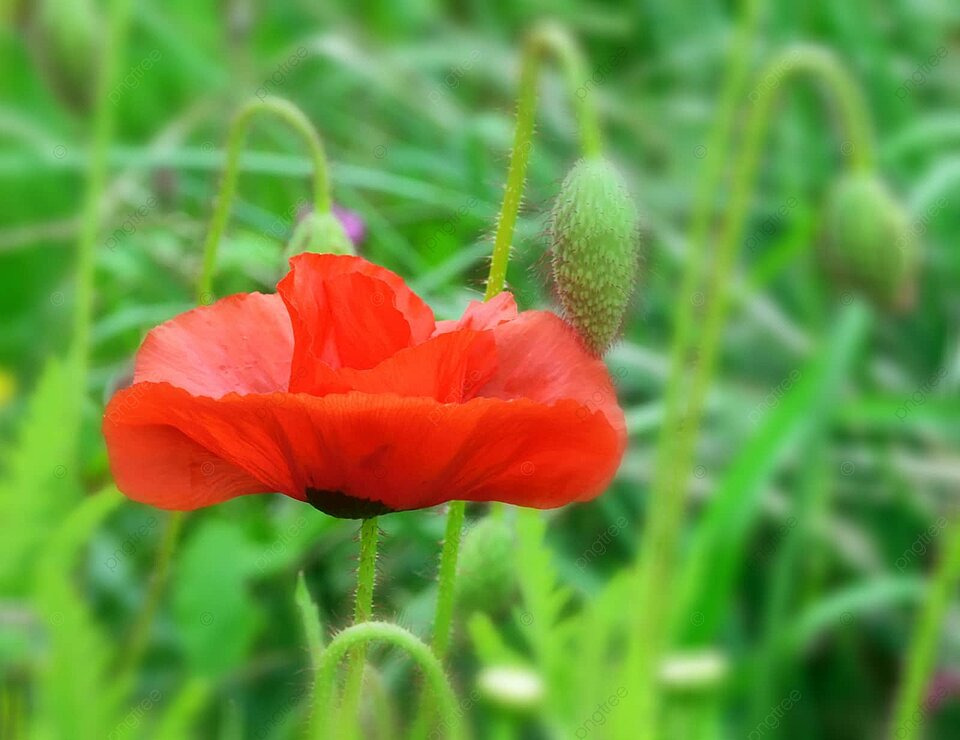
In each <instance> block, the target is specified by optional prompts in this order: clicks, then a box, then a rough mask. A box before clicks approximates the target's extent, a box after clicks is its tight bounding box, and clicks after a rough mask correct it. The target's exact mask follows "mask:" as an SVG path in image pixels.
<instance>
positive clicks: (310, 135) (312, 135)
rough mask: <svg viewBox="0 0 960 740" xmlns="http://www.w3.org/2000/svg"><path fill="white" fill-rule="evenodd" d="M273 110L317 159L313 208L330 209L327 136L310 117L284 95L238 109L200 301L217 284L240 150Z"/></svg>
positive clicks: (205, 254) (205, 249)
mask: <svg viewBox="0 0 960 740" xmlns="http://www.w3.org/2000/svg"><path fill="white" fill-rule="evenodd" d="M261 113H263V114H270V115H272V116H275V117H277V118H279V119H280V120H282V121H283V122H284V123H286V124H287V125H289V126H290V127H291V128H292V129H293V130H295V131H296V132H297V133H298V134H300V135H301V136H302V137H303V140H304V142H305V143H306V145H307V148H308V149H309V151H310V158H311V159H312V160H313V208H314V211H315V212H317V213H328V212H329V211H330V180H329V178H328V176H327V169H328V168H327V157H326V154H325V153H324V148H323V140H322V139H321V138H320V135H319V134H318V133H317V130H316V128H314V126H313V124H312V123H310V119H309V118H307V117H306V115H305V114H304V113H303V111H301V110H300V109H299V108H298V107H297V106H295V105H294V104H293V103H291V102H289V101H287V100H283V99H282V98H275V97H266V98H264V99H263V100H251V101H250V102H248V103H247V104H246V105H244V106H243V107H242V108H241V109H240V112H239V113H237V115H236V117H235V118H234V119H233V123H231V124H230V131H229V133H228V134H227V145H226V150H227V162H226V167H225V169H224V172H223V180H222V181H221V183H220V192H219V193H218V194H217V201H216V206H215V207H214V211H213V217H212V218H211V220H210V229H209V230H208V232H207V239H206V241H205V242H204V245H203V267H202V270H201V273H200V280H199V282H198V284H197V301H198V302H199V303H206V302H209V299H210V297H211V288H212V285H213V269H214V266H215V264H216V260H217V247H218V246H219V244H220V238H221V237H222V236H223V231H224V229H225V228H226V226H227V218H228V217H229V215H230V205H231V204H232V202H233V196H234V194H235V192H236V189H237V177H238V175H239V166H240V153H241V149H242V147H243V142H244V139H245V138H246V135H247V131H248V130H249V128H250V124H251V123H252V122H253V119H254V118H255V117H256V116H257V115H258V114H261Z"/></svg>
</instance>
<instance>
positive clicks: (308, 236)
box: [285, 211, 356, 258]
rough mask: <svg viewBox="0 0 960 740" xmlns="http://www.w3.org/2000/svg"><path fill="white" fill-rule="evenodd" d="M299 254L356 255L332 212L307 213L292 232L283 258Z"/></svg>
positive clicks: (338, 220) (341, 225)
mask: <svg viewBox="0 0 960 740" xmlns="http://www.w3.org/2000/svg"><path fill="white" fill-rule="evenodd" d="M301 252H324V253H328V254H353V255H355V254H356V250H354V248H353V243H352V242H351V241H350V238H349V237H348V236H347V233H346V231H344V228H343V224H342V223H341V222H340V219H338V218H337V216H336V215H335V214H334V213H332V212H327V213H317V212H315V211H310V212H309V213H307V214H306V215H305V216H304V217H303V219H301V221H300V223H298V224H297V226H296V228H295V229H294V230H293V235H292V236H291V237H290V241H289V242H288V243H287V248H286V251H285V257H286V258H290V257H292V256H293V255H295V254H300V253H301Z"/></svg>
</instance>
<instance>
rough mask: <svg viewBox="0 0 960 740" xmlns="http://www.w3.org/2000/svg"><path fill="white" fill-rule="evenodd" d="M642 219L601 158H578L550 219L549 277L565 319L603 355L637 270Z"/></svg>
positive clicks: (616, 174)
mask: <svg viewBox="0 0 960 740" xmlns="http://www.w3.org/2000/svg"><path fill="white" fill-rule="evenodd" d="M639 225H640V218H639V214H638V212H637V208H636V205H635V204H634V202H633V199H632V198H631V197H630V193H629V191H628V189H627V185H626V183H625V182H624V180H623V178H622V177H621V176H620V173H619V172H617V170H616V169H615V168H614V167H613V165H612V164H611V163H610V162H608V161H607V160H606V159H603V158H602V157H593V158H590V159H581V160H580V161H579V162H577V163H576V164H575V165H574V166H573V169H572V170H570V173H569V174H568V175H567V177H566V179H565V180H564V181H563V186H562V187H561V188H560V195H559V196H558V198H557V202H556V204H555V205H554V207H553V211H552V213H551V214H550V222H549V227H548V231H549V235H550V241H551V246H552V251H553V277H554V281H555V283H556V286H557V293H558V294H559V297H560V303H561V304H562V306H563V310H564V313H565V314H566V317H567V319H568V320H569V321H570V322H571V323H572V324H573V325H574V326H575V327H576V328H577V330H579V332H580V334H581V335H582V336H583V338H584V340H585V341H586V343H587V346H588V347H589V348H590V349H591V350H592V351H593V352H594V353H595V354H597V355H602V354H603V353H604V352H605V351H606V350H607V348H609V347H610V345H611V344H612V343H613V342H614V341H615V340H616V338H617V336H618V335H619V333H620V327H621V325H622V324H623V317H624V314H625V313H626V310H627V304H628V303H629V301H630V296H631V295H632V294H633V290H634V288H635V287H636V283H637V279H638V273H639V268H640V258H639V257H640V228H639Z"/></svg>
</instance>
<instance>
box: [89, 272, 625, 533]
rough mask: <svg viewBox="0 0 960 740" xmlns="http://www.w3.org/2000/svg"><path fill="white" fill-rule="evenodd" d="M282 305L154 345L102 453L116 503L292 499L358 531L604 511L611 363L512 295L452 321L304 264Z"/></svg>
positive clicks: (182, 327) (212, 314)
mask: <svg viewBox="0 0 960 740" xmlns="http://www.w3.org/2000/svg"><path fill="white" fill-rule="evenodd" d="M290 264H291V270H290V272H289V273H288V274H287V276H286V277H285V278H283V280H281V281H280V283H279V284H278V285H277V291H278V293H277V294H274V295H263V294H261V293H247V294H238V295H233V296H229V297H227V298H224V299H222V300H220V301H218V302H216V303H214V304H213V305H210V306H204V307H200V308H196V309H194V310H192V311H188V312H187V313H184V314H181V315H180V316H177V317H176V318H174V319H172V320H170V321H168V322H166V323H165V324H161V325H160V326H158V327H157V328H155V329H153V330H152V331H151V332H150V333H149V334H148V335H147V338H146V340H145V341H144V343H143V346H142V347H141V348H140V351H139V352H138V354H137V358H136V368H135V371H134V379H133V380H134V382H133V385H131V386H130V387H129V388H125V389H124V390H121V391H119V392H118V393H117V394H116V395H115V396H114V397H113V399H112V400H111V401H110V404H109V405H108V406H107V410H106V413H105V415H104V422H103V434H104V437H105V438H106V441H107V449H108V452H109V456H110V465H111V468H112V470H113V474H114V476H115V478H116V482H117V485H118V486H119V488H120V490H121V491H123V492H124V493H125V494H126V495H127V496H129V497H130V498H132V499H135V500H137V501H141V502H143V503H147V504H152V505H154V506H159V507H162V508H166V509H196V508H199V507H201V506H208V505H210V504H215V503H218V502H220V501H224V500H226V499H230V498H233V497H235V496H241V495H244V494H248V493H267V492H280V493H284V494H286V495H288V496H291V497H292V498H295V499H298V500H301V501H307V502H309V503H311V504H312V505H313V506H315V507H316V508H318V509H320V510H321V511H324V512H327V513H329V514H333V515H335V516H344V517H352V518H355V517H366V516H373V515H376V514H380V513H384V512H388V511H397V510H403V509H417V508H422V507H427V506H433V505H435V504H439V503H441V502H444V501H449V500H469V501H504V502H507V503H511V504H518V505H521V506H531V507H537V508H550V507H554V506H561V505H563V504H566V503H569V502H571V501H580V500H585V499H589V498H592V497H594V496H597V495H598V494H599V493H601V492H602V491H603V490H604V489H605V488H606V487H607V485H608V484H609V483H610V480H611V478H613V475H614V473H615V472H616V469H617V466H618V465H619V463H620V459H621V457H622V456H623V452H624V448H625V446H626V430H625V425H624V418H623V412H622V411H621V409H620V408H619V406H618V405H617V400H616V396H615V394H614V389H613V385H612V384H611V382H610V376H609V374H608V373H607V370H606V368H605V367H604V365H603V363H602V362H601V361H599V360H597V359H595V358H593V357H591V356H590V355H589V354H588V353H587V352H586V350H585V349H584V348H583V346H582V344H581V341H580V339H579V338H578V337H577V336H576V334H575V333H574V332H573V330H572V329H571V328H570V327H569V326H568V325H567V324H566V323H564V322H563V321H562V320H561V319H559V318H558V317H557V316H555V315H554V314H552V313H549V312H546V311H525V312H523V313H518V312H517V307H516V303H515V302H514V300H513V297H512V296H511V295H510V294H508V293H502V294H500V295H499V296H497V297H496V298H494V299H493V300H490V301H488V302H486V303H479V302H474V303H471V304H470V306H469V308H467V310H466V312H465V313H464V315H463V317H462V318H460V319H459V320H456V321H440V322H436V321H434V317H433V312H432V311H431V310H430V307H429V306H427V305H426V304H425V303H424V302H423V301H422V300H421V299H420V298H419V297H418V296H417V295H415V294H414V293H413V292H412V291H411V290H410V289H409V288H408V287H407V286H406V284H405V283H404V282H403V280H402V279H401V278H400V277H398V276H397V275H395V274H394V273H392V272H390V271H389V270H386V269H384V268H382V267H378V266H376V265H373V264H371V263H369V262H367V261H365V260H363V259H360V258H358V257H349V256H340V255H329V254H302V255H299V256H297V257H294V258H293V259H292V260H291V261H290Z"/></svg>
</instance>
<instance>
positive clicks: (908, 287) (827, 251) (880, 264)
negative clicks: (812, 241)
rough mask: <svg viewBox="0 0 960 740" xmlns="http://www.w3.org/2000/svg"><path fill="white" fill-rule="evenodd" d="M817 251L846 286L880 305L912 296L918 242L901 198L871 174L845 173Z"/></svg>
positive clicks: (899, 303) (905, 302)
mask: <svg viewBox="0 0 960 740" xmlns="http://www.w3.org/2000/svg"><path fill="white" fill-rule="evenodd" d="M819 253H820V259H821V263H822V265H823V268H824V270H825V271H826V272H827V274H828V275H829V276H830V278H831V279H832V280H833V281H835V283H837V284H838V285H839V286H840V287H842V288H849V289H852V290H857V291H860V292H862V293H864V294H866V295H867V296H868V297H869V298H870V299H872V300H873V301H875V302H876V303H878V304H879V305H881V306H884V307H887V308H894V309H903V308H907V307H909V306H910V304H911V303H912V302H913V298H914V295H913V294H914V289H915V286H914V280H915V276H916V272H917V266H918V261H919V244H918V242H917V239H916V238H915V236H914V233H913V231H912V230H911V228H910V221H909V219H908V217H907V214H906V212H905V211H904V209H903V208H902V207H901V205H900V203H898V202H897V200H896V199H895V198H894V197H893V195H892V194H891V193H890V191H889V190H888V189H887V188H886V186H885V185H884V183H883V182H881V181H880V180H879V179H877V178H876V177H874V176H873V175H870V174H862V173H853V174H848V175H844V176H843V177H842V178H841V179H840V180H839V181H838V182H837V183H836V184H835V185H834V186H833V188H832V190H831V193H830V197H829V200H828V201H827V204H826V212H825V216H824V227H823V235H822V238H821V240H820V244H819Z"/></svg>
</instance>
